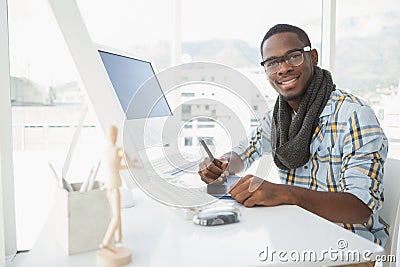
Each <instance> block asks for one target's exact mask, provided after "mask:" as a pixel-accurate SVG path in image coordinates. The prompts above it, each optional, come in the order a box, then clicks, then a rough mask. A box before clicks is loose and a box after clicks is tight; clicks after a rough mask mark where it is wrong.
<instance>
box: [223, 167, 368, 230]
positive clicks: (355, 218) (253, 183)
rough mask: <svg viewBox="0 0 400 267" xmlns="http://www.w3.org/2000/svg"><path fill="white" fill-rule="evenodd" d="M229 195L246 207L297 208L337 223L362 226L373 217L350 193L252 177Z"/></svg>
mask: <svg viewBox="0 0 400 267" xmlns="http://www.w3.org/2000/svg"><path fill="white" fill-rule="evenodd" d="M229 192H230V193H231V196H232V197H233V198H235V199H236V201H238V202H240V203H242V204H243V205H245V206H246V207H254V206H257V205H262V206H277V205H283V204H288V205H298V206H300V207H302V208H303V209H306V210H308V211H310V212H312V213H314V214H317V215H319V216H321V217H323V218H325V219H327V220H330V221H332V222H338V223H365V222H366V221H367V220H368V219H369V217H370V216H371V213H372V211H371V210H370V209H369V208H368V206H367V205H366V204H364V203H363V202H362V201H361V200H360V199H358V198H357V197H356V196H354V195H353V194H350V193H345V192H322V191H316V190H310V189H306V188H301V187H297V186H293V185H286V184H274V183H271V182H268V181H265V180H263V179H261V178H259V177H256V176H253V175H251V174H250V175H246V176H245V177H243V178H242V179H240V180H239V181H238V182H237V183H236V184H235V185H234V186H232V188H231V189H230V190H229Z"/></svg>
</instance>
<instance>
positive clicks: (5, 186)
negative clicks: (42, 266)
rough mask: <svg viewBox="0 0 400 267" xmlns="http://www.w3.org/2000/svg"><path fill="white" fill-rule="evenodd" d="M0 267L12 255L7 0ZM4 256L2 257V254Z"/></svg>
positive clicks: (0, 1)
mask: <svg viewBox="0 0 400 267" xmlns="http://www.w3.org/2000/svg"><path fill="white" fill-rule="evenodd" d="M0 121H1V123H0V167H1V169H0V170H1V171H0V179H1V183H0V196H2V198H1V197H0V266H5V255H7V256H13V255H15V254H16V252H17V251H16V250H17V249H16V248H17V246H16V234H15V208H14V178H13V161H12V158H13V157H12V155H13V154H12V152H13V149H12V133H11V100H10V58H9V52H8V21H7V0H0ZM4 254H5V255H4Z"/></svg>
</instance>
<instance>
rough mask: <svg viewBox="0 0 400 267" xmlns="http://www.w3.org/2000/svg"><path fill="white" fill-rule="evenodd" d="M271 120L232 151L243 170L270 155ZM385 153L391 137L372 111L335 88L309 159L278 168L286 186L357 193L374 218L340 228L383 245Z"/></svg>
mask: <svg viewBox="0 0 400 267" xmlns="http://www.w3.org/2000/svg"><path fill="white" fill-rule="evenodd" d="M271 120H272V111H269V112H268V113H267V114H266V116H265V117H264V118H263V120H262V122H261V124H260V126H259V127H258V128H257V129H255V130H254V131H253V133H252V134H251V135H250V137H249V140H248V141H245V142H242V143H241V144H240V145H239V146H237V147H235V148H233V151H234V152H236V153H237V154H238V155H240V157H241V158H242V160H243V164H244V166H245V168H248V167H249V166H250V165H251V164H252V163H253V162H254V161H255V160H257V159H258V158H259V157H260V156H262V155H266V154H270V153H271ZM387 149H388V141H387V138H386V136H385V134H384V133H383V131H382V129H381V127H380V126H379V123H378V121H377V119H376V116H375V114H374V112H373V110H372V109H371V108H370V107H369V106H368V105H366V104H365V103H364V102H363V101H361V100H360V99H358V98H356V97H355V96H353V95H351V94H349V93H346V92H343V91H341V90H338V89H337V90H335V91H333V92H332V93H331V96H330V98H329V100H328V102H327V104H326V106H325V108H324V110H323V111H322V113H321V115H320V117H319V124H318V126H317V128H316V130H315V132H314V135H313V137H312V140H311V144H310V154H311V157H310V160H309V161H308V162H307V163H306V164H305V165H304V166H301V167H299V168H297V169H291V170H280V169H279V177H280V180H281V182H282V183H284V184H289V185H295V186H299V187H304V188H308V189H311V190H317V191H325V192H347V193H351V194H353V195H355V196H356V197H357V198H359V199H360V200H361V201H362V202H364V203H365V204H366V205H367V206H368V207H369V208H370V209H371V210H372V216H371V217H370V218H369V220H368V222H366V223H363V224H340V225H341V226H343V227H345V228H346V229H348V230H351V231H352V232H354V233H356V234H359V235H361V236H363V237H365V238H367V239H369V240H371V241H373V242H375V243H377V244H379V245H382V246H383V245H385V243H386V241H387V238H388V234H389V227H388V226H387V225H386V224H384V223H383V222H381V221H379V210H380V208H381V206H382V203H383V184H382V179H383V165H384V161H385V159H386V156H387ZM294 153H295V151H294Z"/></svg>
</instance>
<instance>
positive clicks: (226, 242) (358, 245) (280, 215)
mask: <svg viewBox="0 0 400 267" xmlns="http://www.w3.org/2000/svg"><path fill="white" fill-rule="evenodd" d="M134 194H135V200H136V206H135V207H134V208H130V209H125V210H123V212H122V228H123V230H122V231H123V239H124V244H125V246H126V247H129V248H130V249H131V250H132V253H133V258H132V263H131V264H130V265H129V266H145V267H147V266H157V267H159V266H173V267H177V266H185V267H186V266H202V267H204V266H240V267H243V266H267V265H268V266H271V265H294V264H297V265H298V266H321V265H339V264H340V262H332V261H331V260H330V259H329V255H328V254H326V255H325V259H324V260H323V261H322V262H321V261H317V262H293V261H291V256H290V254H289V253H294V252H292V251H294V250H296V251H298V252H299V253H303V252H304V251H314V252H315V253H316V255H317V257H318V258H321V257H322V256H321V255H323V251H324V250H329V249H331V250H335V251H339V252H340V251H341V250H340V249H338V246H337V242H338V240H339V239H343V240H346V241H347V243H348V247H347V250H357V251H360V252H363V251H366V250H369V251H371V252H372V253H373V254H372V255H371V258H372V257H374V256H375V255H379V254H382V253H383V248H382V247H380V246H378V245H376V244H374V243H372V242H370V241H368V240H366V239H364V238H362V237H359V236H357V235H355V234H353V233H351V232H350V231H347V230H345V229H343V228H341V227H339V226H337V225H336V224H333V223H331V222H329V221H327V220H325V219H322V218H320V217H318V216H316V215H314V214H312V213H310V212H307V211H305V210H303V209H301V208H299V207H297V206H279V207H271V208H268V207H257V208H251V209H248V208H245V207H243V206H241V205H239V204H237V205H238V206H239V207H240V209H241V212H242V217H241V221H240V223H236V224H230V225H223V226H214V227H204V226H198V225H195V224H193V223H192V221H190V220H185V219H184V212H183V211H182V210H177V209H172V208H169V207H166V206H163V205H161V204H159V203H157V202H156V201H154V200H152V199H151V198H149V197H148V196H146V195H144V193H142V192H140V191H138V190H135V191H134ZM50 222H51V220H49V223H48V225H46V226H45V227H44V230H43V232H42V234H41V236H40V239H39V240H38V242H37V244H36V245H35V246H34V248H33V249H32V250H31V251H30V252H29V253H27V255H24V256H21V257H20V258H19V256H17V258H16V260H15V261H14V262H13V264H12V265H11V266H12V267H19V266H29V267H36V266H37V267H47V266H57V267H63V266H69V267H72V266H73V267H78V266H85V267H90V266H96V251H93V252H87V253H82V254H78V255H73V256H66V255H65V254H64V253H63V251H62V249H61V247H59V246H58V245H57V243H56V242H55V240H54V228H55V227H54V225H51V223H50ZM266 246H268V250H269V254H270V255H271V253H272V251H273V250H275V251H277V252H276V253H275V254H274V262H273V263H271V261H270V260H271V258H270V257H269V259H268V260H267V261H264V262H263V261H260V259H259V256H260V252H261V251H263V250H264V249H265V248H266ZM280 250H283V251H286V252H287V254H286V256H284V255H283V254H281V258H282V259H287V260H288V262H282V261H280V260H279V259H278V252H279V251H280ZM345 251H346V249H345ZM292 255H294V254H292ZM261 256H263V257H264V256H265V253H264V254H261ZM361 257H362V255H361ZM342 264H343V263H342Z"/></svg>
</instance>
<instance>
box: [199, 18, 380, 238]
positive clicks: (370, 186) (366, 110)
mask: <svg viewBox="0 0 400 267" xmlns="http://www.w3.org/2000/svg"><path fill="white" fill-rule="evenodd" d="M261 57H262V62H261V65H262V66H263V67H264V70H265V73H266V75H267V77H268V80H269V82H270V84H271V85H272V87H273V88H274V89H275V90H276V91H277V92H278V93H279V96H278V99H277V100H276V103H275V106H274V109H273V110H272V111H270V112H268V113H267V114H266V115H265V117H264V118H263V120H262V122H261V124H260V125H259V127H258V128H257V129H256V130H255V131H254V132H253V133H252V134H251V136H250V137H249V139H248V140H247V141H245V142H242V143H241V144H240V145H239V146H237V147H235V148H233V149H232V151H231V152H229V153H226V154H224V155H223V156H222V157H221V158H219V159H218V160H219V163H220V164H221V165H222V169H220V168H218V167H216V166H215V165H214V164H213V163H210V161H209V160H208V159H205V161H204V162H202V163H201V164H200V166H199V167H200V170H199V175H200V176H201V179H202V180H203V181H204V182H206V183H212V182H215V181H216V180H217V181H220V180H222V178H221V176H222V177H224V176H226V175H227V174H228V172H229V173H230V174H233V173H237V172H240V171H242V170H243V169H246V168H248V167H249V166H250V165H251V164H252V163H253V162H254V161H255V160H257V159H258V158H259V157H261V156H262V155H266V154H272V156H273V159H274V162H275V164H276V166H277V167H278V171H279V177H280V180H281V182H282V183H281V184H274V183H271V182H268V181H264V180H262V179H260V178H258V177H255V176H253V175H251V174H249V175H246V176H245V177H243V178H242V179H241V180H240V181H239V182H238V183H237V184H236V185H235V186H234V187H233V188H231V190H230V193H231V195H232V196H233V197H234V198H235V199H236V200H237V201H238V202H240V203H243V204H244V205H245V206H247V207H253V206H256V205H263V206H275V205H282V204H293V205H298V206H300V207H302V208H304V209H306V210H309V211H311V212H313V213H315V214H317V215H319V216H321V217H324V218H326V219H328V220H330V221H333V222H336V223H340V224H341V225H343V227H345V228H347V229H349V230H351V231H353V232H355V233H357V234H359V235H361V236H363V237H365V238H367V239H370V240H371V241H373V242H376V243H378V244H380V245H384V244H385V243H386V240H387V237H388V231H387V226H385V225H383V224H382V223H381V222H380V220H379V210H380V208H381V206H382V204H383V185H382V179H383V165H384V161H385V159H386V156H387V149H388V142H387V138H386V137H385V135H384V133H383V131H382V129H381V127H380V126H379V123H378V121H377V119H376V116H375V114H374V112H373V110H372V109H371V108H370V107H369V106H368V105H367V104H366V103H365V102H363V101H362V100H360V99H358V98H357V97H355V96H353V95H351V94H349V93H347V92H345V91H342V90H340V89H336V86H335V84H334V83H333V80H332V77H331V74H330V72H329V71H327V70H323V69H321V68H319V67H318V66H317V64H318V52H317V51H316V50H315V49H313V48H312V47H311V42H310V40H309V38H308V36H307V34H306V33H305V32H304V31H303V30H302V29H300V28H298V27H295V26H292V25H287V24H278V25H276V26H274V27H272V28H271V29H270V30H269V31H268V32H267V33H266V35H265V37H264V39H263V40H262V42H261Z"/></svg>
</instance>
